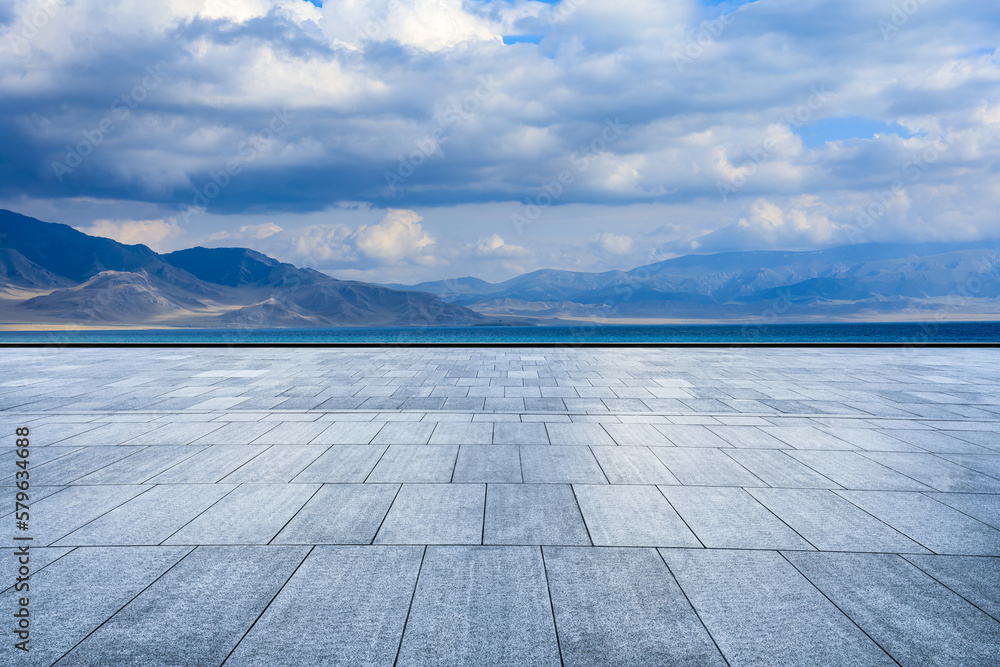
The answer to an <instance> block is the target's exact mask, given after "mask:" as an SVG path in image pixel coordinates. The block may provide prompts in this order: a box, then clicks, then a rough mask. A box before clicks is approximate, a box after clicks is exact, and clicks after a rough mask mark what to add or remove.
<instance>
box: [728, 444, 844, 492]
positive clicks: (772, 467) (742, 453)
mask: <svg viewBox="0 0 1000 667" xmlns="http://www.w3.org/2000/svg"><path fill="white" fill-rule="evenodd" d="M725 454H726V455H727V456H729V457H730V458H732V459H734V460H736V461H737V462H738V463H739V464H740V465H741V466H743V467H744V468H746V469H747V470H749V471H750V472H751V473H753V474H754V475H755V476H757V477H759V478H760V479H762V480H764V482H765V483H766V484H768V485H769V486H774V487H785V488H799V489H806V488H812V489H838V488H840V484H838V483H837V482H834V481H833V480H831V479H830V478H829V477H825V476H823V475H821V474H819V473H818V472H816V471H815V470H814V469H813V468H811V467H809V466H807V465H804V464H803V463H801V462H800V461H798V460H796V459H794V458H792V456H791V455H790V453H789V452H785V451H780V450H776V449H736V450H732V451H728V450H727V451H726V452H725Z"/></svg>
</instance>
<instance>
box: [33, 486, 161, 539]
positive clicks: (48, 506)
mask: <svg viewBox="0 0 1000 667" xmlns="http://www.w3.org/2000/svg"><path fill="white" fill-rule="evenodd" d="M149 489H150V487H147V486H139V485H124V484H122V485H114V486H71V487H68V488H66V489H64V490H62V491H60V492H59V493H54V494H52V495H50V496H47V497H46V498H43V499H42V500H39V501H38V502H35V503H32V504H31V511H30V517H31V520H30V522H29V526H30V531H29V534H30V536H31V537H33V538H34V541H33V544H35V545H38V546H47V545H50V544H53V543H54V542H56V541H58V540H59V539H60V538H62V537H64V536H66V535H68V534H69V533H71V532H73V531H74V530H76V529H77V528H79V527H80V526H83V525H85V524H87V523H90V522H91V521H93V520H94V519H96V518H97V517H99V516H101V515H102V514H104V513H106V512H110V511H111V510H113V509H114V508H116V507H118V506H119V505H121V504H123V503H125V502H127V501H129V500H131V499H132V498H135V497H136V496H138V495H139V494H140V493H143V492H146V491H149Z"/></svg>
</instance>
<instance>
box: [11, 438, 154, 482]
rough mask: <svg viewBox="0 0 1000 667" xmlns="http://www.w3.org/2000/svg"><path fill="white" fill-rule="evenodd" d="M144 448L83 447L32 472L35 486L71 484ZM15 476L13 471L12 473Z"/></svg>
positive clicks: (39, 466)
mask: <svg viewBox="0 0 1000 667" xmlns="http://www.w3.org/2000/svg"><path fill="white" fill-rule="evenodd" d="M143 449H145V448H144V447H124V446H118V447H103V446H94V447H81V448H80V449H78V450H76V451H74V452H71V453H69V454H67V455H66V456H60V457H59V458H56V459H53V460H51V461H49V462H48V463H43V464H41V465H38V466H37V467H35V468H34V470H33V472H32V476H31V479H32V483H33V484H46V485H53V486H57V485H61V484H69V483H70V482H73V481H74V480H77V479H80V478H81V477H84V476H86V475H89V474H90V473H93V472H96V471H98V470H100V469H101V468H104V467H105V466H109V465H111V464H112V463H114V462H115V461H119V460H121V459H125V458H127V457H129V456H132V455H134V454H136V453H137V452H141V451H142V450H143ZM11 473H12V474H13V471H11Z"/></svg>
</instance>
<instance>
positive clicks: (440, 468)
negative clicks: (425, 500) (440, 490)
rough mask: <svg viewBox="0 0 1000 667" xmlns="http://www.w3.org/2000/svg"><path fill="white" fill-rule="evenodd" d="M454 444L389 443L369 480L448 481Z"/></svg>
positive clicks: (389, 481) (455, 447) (455, 450)
mask: <svg viewBox="0 0 1000 667" xmlns="http://www.w3.org/2000/svg"><path fill="white" fill-rule="evenodd" d="M457 457H458V445H390V446H389V449H388V450H386V452H385V454H384V455H383V456H382V459H381V460H380V461H379V462H378V465H376V466H375V469H374V470H372V473H371V474H370V475H369V476H368V480H367V481H369V482H373V483H383V484H384V483H395V482H450V481H451V477H452V473H453V472H454V470H455V460H456V458H457Z"/></svg>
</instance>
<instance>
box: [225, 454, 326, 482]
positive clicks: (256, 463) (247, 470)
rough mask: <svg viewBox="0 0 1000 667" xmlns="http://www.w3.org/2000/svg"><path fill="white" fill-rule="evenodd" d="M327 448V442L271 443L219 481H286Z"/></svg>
mask: <svg viewBox="0 0 1000 667" xmlns="http://www.w3.org/2000/svg"><path fill="white" fill-rule="evenodd" d="M328 448H329V446H328V445H272V446H271V447H269V448H267V449H266V450H265V451H264V452H263V453H261V454H260V455H259V456H255V457H254V458H252V459H250V460H249V461H247V462H246V463H244V464H243V465H241V466H240V467H239V468H237V469H236V470H234V471H233V472H231V473H229V474H228V475H226V476H225V477H223V478H222V479H221V480H219V481H220V482H222V483H225V484H244V483H251V484H262V483H271V484H273V483H280V482H288V481H291V480H292V478H294V477H295V476H296V475H298V474H299V473H300V472H302V471H303V470H305V469H306V468H307V467H308V466H309V464H310V463H312V462H313V461H315V460H316V459H317V458H319V456H320V455H321V454H323V452H325V451H326V450H327V449H328Z"/></svg>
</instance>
